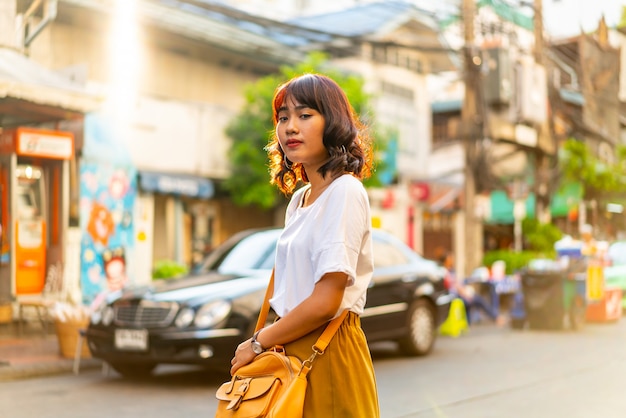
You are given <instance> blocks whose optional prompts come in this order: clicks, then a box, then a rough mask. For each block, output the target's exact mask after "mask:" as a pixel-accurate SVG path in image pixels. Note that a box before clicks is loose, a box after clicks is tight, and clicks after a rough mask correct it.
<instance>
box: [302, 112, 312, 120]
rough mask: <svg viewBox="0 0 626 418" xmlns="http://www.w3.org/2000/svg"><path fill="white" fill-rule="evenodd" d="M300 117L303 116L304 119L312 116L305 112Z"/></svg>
mask: <svg viewBox="0 0 626 418" xmlns="http://www.w3.org/2000/svg"><path fill="white" fill-rule="evenodd" d="M300 117H301V118H302V119H308V118H310V117H311V115H309V114H308V113H304V114H302V115H300Z"/></svg>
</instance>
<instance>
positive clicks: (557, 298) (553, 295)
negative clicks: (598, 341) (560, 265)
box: [522, 271, 586, 330]
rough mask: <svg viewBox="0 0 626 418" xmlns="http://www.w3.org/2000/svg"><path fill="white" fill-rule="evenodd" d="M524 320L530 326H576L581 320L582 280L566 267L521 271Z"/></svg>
mask: <svg viewBox="0 0 626 418" xmlns="http://www.w3.org/2000/svg"><path fill="white" fill-rule="evenodd" d="M522 293H523V296H524V309H525V311H526V320H527V322H528V327H529V328H531V329H544V330H559V329H564V328H566V327H567V328H571V329H579V328H580V327H581V326H582V325H583V324H584V321H585V309H586V304H585V280H584V278H583V279H582V280H581V279H580V278H577V277H574V276H570V277H568V272H567V271H526V272H525V273H523V274H522Z"/></svg>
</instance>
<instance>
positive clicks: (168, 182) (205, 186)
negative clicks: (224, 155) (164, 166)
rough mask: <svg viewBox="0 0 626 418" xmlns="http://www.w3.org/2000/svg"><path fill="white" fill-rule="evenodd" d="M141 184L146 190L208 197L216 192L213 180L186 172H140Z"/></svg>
mask: <svg viewBox="0 0 626 418" xmlns="http://www.w3.org/2000/svg"><path fill="white" fill-rule="evenodd" d="M139 186H140V187H141V189H142V190H144V191H146V192H156V193H163V194H173V195H178V196H189V197H199V198H203V199H208V198H211V197H213V195H214V194H215V186H214V184H213V182H212V181H211V180H209V179H206V178H204V177H196V176H189V175H184V174H170V173H155V172H150V171H140V172H139Z"/></svg>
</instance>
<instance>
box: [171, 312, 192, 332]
mask: <svg viewBox="0 0 626 418" xmlns="http://www.w3.org/2000/svg"><path fill="white" fill-rule="evenodd" d="M194 315H195V312H194V310H193V309H191V308H183V309H181V310H180V312H178V315H177V316H176V321H174V324H175V325H176V326H177V327H178V328H185V327H187V326H189V324H191V323H192V322H193V317H194Z"/></svg>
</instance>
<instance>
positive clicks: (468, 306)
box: [439, 252, 506, 326]
mask: <svg viewBox="0 0 626 418" xmlns="http://www.w3.org/2000/svg"><path fill="white" fill-rule="evenodd" d="M439 261H440V263H441V265H443V266H444V267H445V268H446V270H447V272H448V274H447V277H446V283H447V284H448V289H449V291H450V293H451V294H453V295H455V296H457V297H458V298H460V299H461V300H462V301H463V305H464V306H465V313H466V316H467V322H468V324H471V323H472V322H475V320H476V319H478V318H479V317H478V312H479V311H482V312H483V313H484V314H485V315H487V316H488V317H489V319H491V320H492V321H494V322H495V323H496V324H497V325H500V326H502V325H505V322H506V319H505V318H504V317H503V316H500V315H499V312H498V311H497V310H496V309H495V307H494V306H492V305H491V304H490V303H489V302H487V300H485V298H484V297H483V296H482V295H481V294H480V293H477V292H476V289H475V288H474V286H473V285H471V284H468V283H465V282H464V281H459V280H458V279H457V277H456V274H455V269H454V255H453V254H452V253H450V252H446V253H444V254H443V255H442V256H441V257H440V259H439Z"/></svg>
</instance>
